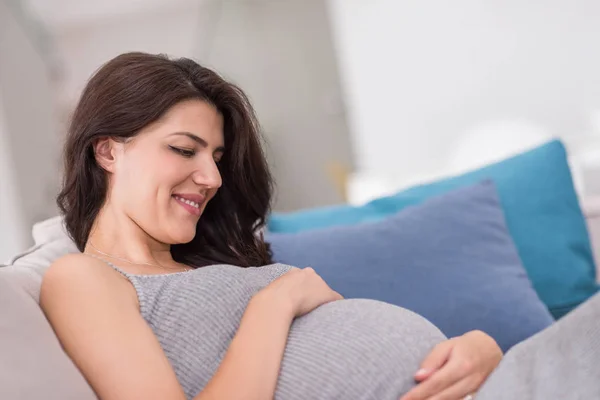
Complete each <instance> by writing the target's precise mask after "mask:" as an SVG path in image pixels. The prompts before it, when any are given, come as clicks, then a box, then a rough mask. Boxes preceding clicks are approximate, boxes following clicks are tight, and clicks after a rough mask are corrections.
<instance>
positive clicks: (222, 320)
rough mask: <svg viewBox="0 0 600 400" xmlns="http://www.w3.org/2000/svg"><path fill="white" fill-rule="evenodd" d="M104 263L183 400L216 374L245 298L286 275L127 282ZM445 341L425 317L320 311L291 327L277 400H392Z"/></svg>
mask: <svg viewBox="0 0 600 400" xmlns="http://www.w3.org/2000/svg"><path fill="white" fill-rule="evenodd" d="M110 265H111V266H112V267H113V268H115V269H116V270H117V271H119V272H120V273H121V274H123V275H124V276H125V277H126V278H127V279H129V281H130V282H131V283H132V284H133V286H134V287H135V290H136V291H137V296H138V298H139V304H140V311H141V314H142V316H143V318H144V319H145V320H146V322H147V323H148V325H149V326H150V327H151V328H152V330H153V332H154V334H155V335H156V337H157V338H158V340H159V342H160V344H161V346H162V348H163V350H164V352H165V354H166V356H167V358H168V359H169V361H170V363H171V365H172V366H173V369H174V370H175V373H176V375H177V378H178V380H179V382H180V384H181V385H182V387H183V389H184V391H185V394H186V396H187V398H188V399H192V398H193V397H194V396H196V395H198V393H200V392H201V391H202V389H203V388H204V386H205V385H206V384H207V383H208V381H209V380H210V379H211V377H212V376H213V374H214V373H215V371H216V369H217V368H218V366H219V364H220V362H221V360H222V359H223V357H224V355H225V353H226V351H227V349H228V347H229V343H230V342H231V340H232V338H233V337H234V335H235V333H236V331H237V329H238V326H239V323H240V320H241V318H242V315H243V313H244V310H245V309H246V306H247V304H248V301H249V300H250V298H251V297H252V296H253V295H254V294H255V293H256V292H257V291H259V290H260V289H262V288H263V287H265V286H266V285H268V284H269V283H270V282H271V281H272V280H274V279H275V278H277V277H279V276H280V275H282V274H283V273H285V272H287V271H288V270H289V269H290V267H289V266H286V265H282V264H273V265H268V266H264V267H259V268H240V267H236V266H232V265H213V266H207V267H203V268H198V269H195V270H192V271H189V272H178V273H171V274H164V275H134V274H129V273H127V272H124V271H122V270H121V269H119V268H117V267H115V266H114V265H112V264H110ZM443 339H444V336H443V335H442V334H441V332H440V331H439V330H438V329H437V328H435V327H434V326H433V325H432V324H430V323H429V322H428V321H426V320H425V319H423V318H421V317H420V316H418V315H416V314H414V313H412V312H410V311H407V310H404V309H402V308H399V307H396V306H392V305H390V304H386V303H382V302H378V301H374V300H359V299H355V300H341V301H336V302H332V303H329V304H325V305H323V306H321V307H319V308H317V309H316V310H314V311H312V312H310V313H308V314H306V315H305V316H303V317H300V318H296V319H295V320H294V322H293V323H292V326H291V328H290V333H289V336H288V341H287V345H286V349H285V353H284V357H283V360H282V365H281V369H280V375H279V378H278V383H277V388H276V393H275V399H278V400H279V399H285V400H287V399H290V400H300V399H302V400H305V399H380V400H385V399H390V400H391V399H394V400H397V399H398V398H399V396H400V395H401V394H403V393H405V392H406V391H407V390H408V389H410V388H411V387H412V386H413V385H414V382H413V378H412V377H413V375H414V372H415V371H416V370H417V369H418V367H419V363H420V362H421V361H422V360H423V358H424V357H425V356H426V355H427V353H428V352H429V351H430V350H431V348H432V347H433V346H434V345H435V344H437V343H439V342H440V341H442V340H443ZM232 384H235V382H232Z"/></svg>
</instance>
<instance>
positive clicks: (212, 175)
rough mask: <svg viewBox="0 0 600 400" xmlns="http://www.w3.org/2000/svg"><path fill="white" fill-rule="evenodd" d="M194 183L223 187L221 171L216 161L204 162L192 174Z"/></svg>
mask: <svg viewBox="0 0 600 400" xmlns="http://www.w3.org/2000/svg"><path fill="white" fill-rule="evenodd" d="M192 179H193V180H194V183H196V184H197V185H200V186H206V187H208V188H209V189H218V188H219V187H221V184H222V180H221V173H220V172H219V168H218V167H217V164H216V163H215V162H214V161H211V162H206V163H203V165H201V166H199V167H198V168H197V169H196V171H194V173H193V175H192Z"/></svg>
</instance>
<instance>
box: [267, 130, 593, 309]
mask: <svg viewBox="0 0 600 400" xmlns="http://www.w3.org/2000/svg"><path fill="white" fill-rule="evenodd" d="M487 178H490V179H492V180H493V181H494V182H495V183H496V186H497V188H498V192H499V196H500V200H501V203H502V206H503V208H504V213H505V215H506V220H507V226H508V229H509V231H510V233H511V235H512V237H513V240H514V241H515V243H516V246H517V249H518V251H519V255H520V256H521V260H522V262H523V265H524V266H525V269H526V270H527V273H528V275H529V278H530V279H531V281H532V282H533V286H534V288H535V289H536V291H537V292H538V294H539V296H540V298H541V299H542V301H543V302H544V303H545V304H546V306H547V307H548V308H549V309H550V311H551V312H552V314H553V315H554V317H555V318H560V317H562V316H563V315H564V314H566V313H567V312H569V311H571V310H572V309H573V308H575V307H576V306H577V305H579V304H580V303H582V302H583V301H585V300H586V299H587V298H589V297H590V296H592V295H593V294H595V293H597V292H598V290H599V286H598V284H597V283H596V268H595V264H594V261H593V258H592V250H591V245H590V240H589V236H588V231H587V227H586V225H585V220H584V217H583V215H582V213H581V209H580V207H579V203H578V200H577V196H576V194H575V189H574V187H573V181H572V178H571V172H570V169H569V165H568V163H567V157H566V151H565V148H564V146H563V144H562V143H561V142H560V141H559V140H554V141H551V142H548V143H547V144H544V145H542V146H540V147H538V148H536V149H534V150H531V151H529V152H526V153H523V154H521V155H517V156H515V157H512V158H509V159H507V160H504V161H501V162H499V163H496V164H492V165H490V166H487V167H485V168H481V169H479V170H476V171H473V172H470V173H467V174H465V175H461V176H457V177H454V178H450V179H445V180H440V181H437V182H434V183H431V184H428V185H423V186H418V187H414V188H411V189H408V190H405V191H402V192H400V193H398V194H396V195H394V196H390V197H384V198H381V199H378V200H375V201H372V202H370V203H368V204H366V205H364V206H362V207H351V206H346V205H343V206H335V207H325V208H318V209H312V210H305V211H299V212H294V213H289V214H273V215H271V217H270V219H269V223H268V229H269V231H271V232H299V231H303V230H308V229H316V228H322V227H328V226H341V225H352V224H356V223H359V222H366V221H377V220H381V219H383V218H386V217H388V216H389V215H391V214H394V213H396V212H398V211H400V210H402V209H403V208H405V207H406V206H409V205H412V204H418V203H420V202H422V201H423V200H425V199H427V198H430V197H431V196H434V195H438V194H440V193H444V192H447V191H448V190H451V189H454V188H458V187H462V186H465V185H470V184H473V183H476V182H478V181H481V180H483V179H487Z"/></svg>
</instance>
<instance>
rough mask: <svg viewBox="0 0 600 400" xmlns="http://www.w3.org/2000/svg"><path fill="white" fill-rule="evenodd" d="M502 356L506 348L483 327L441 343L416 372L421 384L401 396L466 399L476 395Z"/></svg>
mask: <svg viewBox="0 0 600 400" xmlns="http://www.w3.org/2000/svg"><path fill="white" fill-rule="evenodd" d="M500 360H502V350H501V349H500V347H498V344H497V343H496V341H495V340H494V339H492V338H491V337H490V336H488V335H487V334H485V333H484V332H481V331H472V332H468V333H466V334H464V335H462V336H459V337H456V338H453V339H450V340H446V341H445V342H442V343H440V344H438V345H437V346H436V347H435V348H434V349H433V351H432V352H431V353H429V355H428V356H427V358H426V359H425V360H424V361H423V363H422V364H421V369H419V371H417V373H416V374H415V380H416V381H417V382H419V384H418V385H417V386H416V387H414V388H413V389H412V390H411V391H409V392H408V393H407V394H406V395H404V396H403V397H402V398H401V399H400V400H462V399H464V398H468V395H473V394H475V392H477V390H478V389H479V387H480V386H481V385H482V384H483V382H484V381H485V380H486V379H487V377H488V376H489V375H490V374H491V373H492V371H493V370H494V369H495V368H496V366H497V365H498V364H499V363H500Z"/></svg>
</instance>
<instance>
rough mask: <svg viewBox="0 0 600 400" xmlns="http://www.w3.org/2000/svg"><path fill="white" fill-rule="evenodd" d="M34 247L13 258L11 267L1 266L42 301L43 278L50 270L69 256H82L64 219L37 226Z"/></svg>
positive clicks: (43, 222)
mask: <svg viewBox="0 0 600 400" xmlns="http://www.w3.org/2000/svg"><path fill="white" fill-rule="evenodd" d="M32 235H33V239H34V243H35V244H34V245H33V246H32V247H30V248H29V249H27V250H25V251H24V252H22V253H19V254H16V255H15V256H13V257H12V258H11V259H10V260H9V261H8V263H7V264H4V265H1V264H0V267H4V268H0V273H1V274H2V276H3V277H8V276H10V278H9V279H10V280H11V281H13V282H16V283H17V284H18V285H19V286H21V287H22V288H23V289H25V290H26V291H27V293H29V294H30V295H31V297H33V298H34V299H35V300H36V301H39V297H40V287H41V284H42V277H43V276H44V272H45V271H46V269H47V268H48V267H49V266H50V265H51V264H52V263H53V262H54V261H55V260H57V259H58V258H60V257H62V256H63V255H65V254H69V253H79V250H78V249H77V246H75V243H74V242H73V241H72V240H71V238H69V235H68V234H67V231H66V230H65V228H64V225H63V219H62V217H53V218H50V219H47V220H44V221H42V222H39V223H37V224H35V225H34V226H33V230H32Z"/></svg>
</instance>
